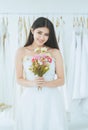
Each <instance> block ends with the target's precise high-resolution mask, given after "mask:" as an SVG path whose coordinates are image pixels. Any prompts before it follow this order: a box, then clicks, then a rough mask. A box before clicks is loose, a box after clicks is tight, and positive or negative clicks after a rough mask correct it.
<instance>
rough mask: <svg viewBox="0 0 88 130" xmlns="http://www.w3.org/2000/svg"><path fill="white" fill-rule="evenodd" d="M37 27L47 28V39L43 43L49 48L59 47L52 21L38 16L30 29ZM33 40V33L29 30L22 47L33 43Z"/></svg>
mask: <svg viewBox="0 0 88 130" xmlns="http://www.w3.org/2000/svg"><path fill="white" fill-rule="evenodd" d="M39 27H47V28H48V29H49V39H48V41H47V42H46V43H45V44H44V45H46V46H48V47H51V48H57V49H59V47H58V43H57V40H56V35H55V30H54V26H53V24H52V22H51V21H50V20H49V19H47V18H44V17H39V18H37V19H36V20H35V21H34V23H33V25H32V29H33V30H35V29H37V28H39ZM33 40H34V39H33V34H32V33H31V31H30V33H29V37H28V40H27V42H26V44H25V45H24V47H26V46H29V45H31V44H32V43H33Z"/></svg>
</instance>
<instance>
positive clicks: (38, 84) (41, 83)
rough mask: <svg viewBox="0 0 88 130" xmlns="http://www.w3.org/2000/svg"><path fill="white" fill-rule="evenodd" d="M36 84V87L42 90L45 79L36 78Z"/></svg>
mask: <svg viewBox="0 0 88 130" xmlns="http://www.w3.org/2000/svg"><path fill="white" fill-rule="evenodd" d="M34 82H35V86H39V87H40V88H42V87H43V86H44V84H45V80H44V78H43V77H36V78H35V80H34Z"/></svg>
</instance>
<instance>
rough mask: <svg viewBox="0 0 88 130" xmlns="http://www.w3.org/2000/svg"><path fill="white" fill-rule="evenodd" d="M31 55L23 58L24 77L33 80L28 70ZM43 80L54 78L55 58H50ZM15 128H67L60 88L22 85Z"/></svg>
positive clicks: (35, 129) (64, 129)
mask: <svg viewBox="0 0 88 130" xmlns="http://www.w3.org/2000/svg"><path fill="white" fill-rule="evenodd" d="M31 58H32V57H31V56H27V57H25V58H24V60H23V67H24V72H25V78H26V79H27V80H33V79H34V78H35V75H34V74H33V73H32V72H31V71H30V70H29V66H30V65H31ZM44 78H45V80H53V79H54V78H55V59H53V60H52V63H51V65H50V69H49V71H47V72H46V74H45V75H44ZM16 122H17V127H16V130H67V122H66V113H65V108H64V101H63V96H62V94H61V90H59V89H58V88H57V87H55V88H48V87H43V88H42V90H38V87H37V86H35V87H24V90H23V93H22V95H21V97H20V100H19V103H18V110H17V117H16Z"/></svg>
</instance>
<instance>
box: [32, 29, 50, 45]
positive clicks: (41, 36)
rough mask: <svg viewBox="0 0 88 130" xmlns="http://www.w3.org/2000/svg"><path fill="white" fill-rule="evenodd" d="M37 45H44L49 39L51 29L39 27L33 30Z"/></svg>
mask: <svg viewBox="0 0 88 130" xmlns="http://www.w3.org/2000/svg"><path fill="white" fill-rule="evenodd" d="M32 34H33V37H34V41H33V44H35V46H43V45H44V43H46V42H47V40H48V39H49V29H48V28H47V27H39V28H36V29H35V30H33V31H32Z"/></svg>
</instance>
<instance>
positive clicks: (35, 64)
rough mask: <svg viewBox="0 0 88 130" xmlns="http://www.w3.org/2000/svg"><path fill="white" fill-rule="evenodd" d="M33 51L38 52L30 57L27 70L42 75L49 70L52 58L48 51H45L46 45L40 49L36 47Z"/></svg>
mask: <svg viewBox="0 0 88 130" xmlns="http://www.w3.org/2000/svg"><path fill="white" fill-rule="evenodd" d="M35 52H38V54H37V55H35V56H34V57H33V58H32V65H31V66H30V68H29V70H31V71H32V72H33V73H34V74H35V75H37V76H39V77H42V76H43V75H44V74H45V73H46V72H47V71H48V70H49V67H50V64H51V62H52V58H51V56H50V53H48V52H47V48H46V47H42V48H41V49H40V48H36V49H35ZM39 89H40V87H39V86H38V90H39Z"/></svg>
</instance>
